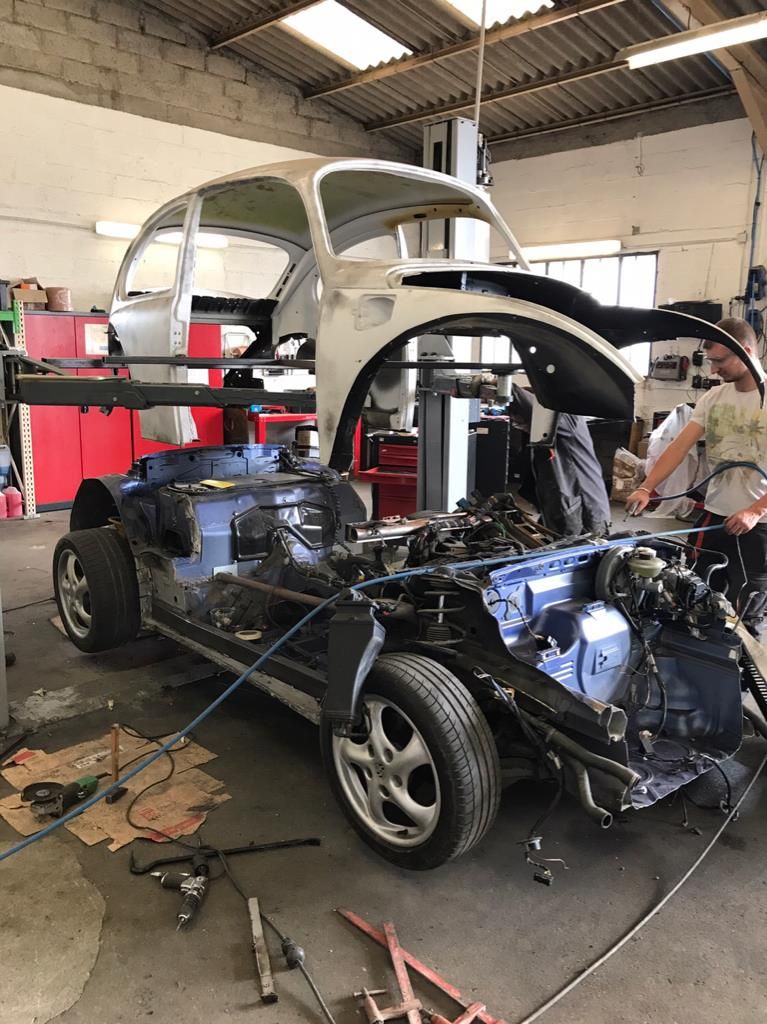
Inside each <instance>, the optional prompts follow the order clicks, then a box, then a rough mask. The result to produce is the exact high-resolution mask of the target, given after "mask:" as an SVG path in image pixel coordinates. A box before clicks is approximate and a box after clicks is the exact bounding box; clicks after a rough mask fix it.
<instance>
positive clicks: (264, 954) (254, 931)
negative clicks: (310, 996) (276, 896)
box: [248, 896, 278, 1003]
mask: <svg viewBox="0 0 767 1024" xmlns="http://www.w3.org/2000/svg"><path fill="white" fill-rule="evenodd" d="M248 914H249V915H250V934H251V936H252V937H253V952H254V954H255V957H256V972H257V973H258V985H259V988H260V989H261V1002H262V1003H276V1002H277V999H278V996H277V993H276V992H275V990H274V979H273V977H272V965H271V962H270V960H269V950H268V949H267V948H266V940H265V939H264V928H263V925H262V924H261V908H260V907H259V905H258V900H257V899H256V897H255V896H252V897H251V898H250V899H249V900H248Z"/></svg>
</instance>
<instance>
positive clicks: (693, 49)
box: [618, 11, 767, 71]
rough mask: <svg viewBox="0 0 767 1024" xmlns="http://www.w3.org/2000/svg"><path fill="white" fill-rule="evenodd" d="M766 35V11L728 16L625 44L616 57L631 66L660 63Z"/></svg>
mask: <svg viewBox="0 0 767 1024" xmlns="http://www.w3.org/2000/svg"><path fill="white" fill-rule="evenodd" d="M765 37H767V11H758V12H757V13H756V14H746V15H744V16H743V17H742V18H730V19H729V20H728V21H718V22H716V23H715V24H713V25H704V26H703V27H702V28H695V29H692V30H690V31H689V32H675V33H674V34H673V35H670V36H663V38H661V39H650V40H649V41H648V42H646V43H639V44H637V45H636V46H627V47H626V48H625V49H623V50H620V51H619V52H618V59H619V60H625V61H626V62H627V64H628V66H629V67H630V68H631V69H632V71H633V70H635V69H636V68H645V67H648V65H650V64H661V63H663V61H667V60H679V59H680V58H682V57H691V56H692V55H693V54H696V53H706V52H708V51H709V50H723V49H726V48H727V47H729V46H739V45H740V44H741V43H751V42H753V41H754V40H755V39H764V38H765Z"/></svg>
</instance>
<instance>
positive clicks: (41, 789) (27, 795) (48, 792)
mask: <svg viewBox="0 0 767 1024" xmlns="http://www.w3.org/2000/svg"><path fill="white" fill-rule="evenodd" d="M108 774H109V772H101V774H100V775H83V776H81V777H80V778H79V779H75V781H74V782H66V783H63V782H31V783H30V784H29V785H28V786H25V787H24V789H22V791H21V799H22V800H23V801H24V803H28V804H31V805H32V806H31V808H30V810H31V811H32V813H33V814H34V816H35V817H36V818H44V817H46V816H47V815H51V817H53V818H60V817H61V816H62V814H63V813H64V811H66V810H67V808H69V807H72V805H73V804H76V803H79V802H80V801H81V800H85V798H86V797H89V796H91V795H92V794H93V793H95V792H96V790H97V789H98V788H99V779H103V778H106V776H107V775H108Z"/></svg>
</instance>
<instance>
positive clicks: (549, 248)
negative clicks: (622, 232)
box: [522, 238, 621, 263]
mask: <svg viewBox="0 0 767 1024" xmlns="http://www.w3.org/2000/svg"><path fill="white" fill-rule="evenodd" d="M620 251H621V243H620V239H618V238H606V239H601V240H599V241H595V242H562V243H561V244H558V245H525V246H523V247H522V253H523V255H524V256H525V258H526V259H527V261H528V262H529V263H543V262H550V261H551V260H577V259H588V258H589V257H590V256H592V257H593V256H615V255H617V254H618V253H619V252H620Z"/></svg>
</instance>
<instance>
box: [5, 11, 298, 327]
mask: <svg viewBox="0 0 767 1024" xmlns="http://www.w3.org/2000/svg"><path fill="white" fill-rule="evenodd" d="M57 2H64V0H57ZM0 109H2V111H3V122H4V132H5V133H6V138H8V139H12V140H13V145H12V146H5V147H2V149H0V278H12V277H32V276H35V277H38V278H39V279H40V280H41V281H42V283H43V284H45V285H65V286H67V287H70V288H71V289H72V292H73V297H74V302H75V306H76V308H78V309H83V310H88V309H90V307H91V306H92V305H94V304H95V305H96V306H99V307H101V308H104V307H106V306H107V304H108V302H109V300H110V298H111V293H112V286H113V284H114V279H115V275H116V272H117V269H118V267H119V264H120V261H121V259H122V256H123V253H124V251H125V243H124V242H120V241H116V240H111V239H106V238H101V237H99V236H98V235H96V234H95V233H94V230H93V228H94V224H95V222H96V221H97V220H115V221H125V222H128V223H133V224H140V223H143V221H144V220H146V218H147V217H148V216H149V215H150V214H151V213H152V212H153V211H154V210H155V209H156V208H157V207H158V206H160V205H161V204H162V203H164V202H166V201H167V200H168V199H172V198H173V196H176V195H178V194H180V193H181V192H183V191H185V190H186V189H188V188H192V187H193V186H195V185H199V184H201V183H202V182H204V181H207V180H209V179H211V178H215V177H217V176H218V175H221V174H227V173H229V172H231V171H235V170H240V169H242V168H244V167H253V166H257V165H259V164H266V163H271V162H275V161H279V160H292V159H297V158H300V157H305V156H308V155H312V154H311V151H309V150H295V149H288V148H285V147H282V146H273V145H268V144H266V143H259V142H253V141H251V140H248V139H236V138H232V137H230V136H227V135H221V134H215V133H212V132H206V131H202V130H200V129H198V128H189V127H185V126H182V125H171V124H165V123H163V122H159V121H152V120H149V119H147V118H143V117H136V116H135V115H133V114H125V113H123V112H122V111H116V110H106V109H104V108H102V107H94V106H88V105H86V104H82V103H74V102H72V101H70V100H64V99H54V98H52V97H50V96H44V95H41V94H37V93H30V92H26V91H22V90H18V89H10V88H8V87H6V86H2V85H0ZM158 249H161V250H163V251H164V252H165V253H166V259H167V260H171V259H172V258H173V254H174V252H175V250H174V249H173V248H172V247H170V246H162V247H160V246H158ZM203 259H204V265H205V268H206V278H207V280H208V281H209V282H211V284H212V283H213V282H216V283H218V285H219V286H223V287H228V281H229V276H230V275H231V278H232V283H231V290H233V291H236V289H237V286H238V284H239V283H240V277H241V276H242V271H243V269H244V268H243V266H242V263H241V260H238V258H237V257H236V256H235V255H234V254H231V255H229V254H228V252H227V251H225V252H224V253H223V254H220V253H214V252H209V253H206V254H205V256H204V258H203Z"/></svg>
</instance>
